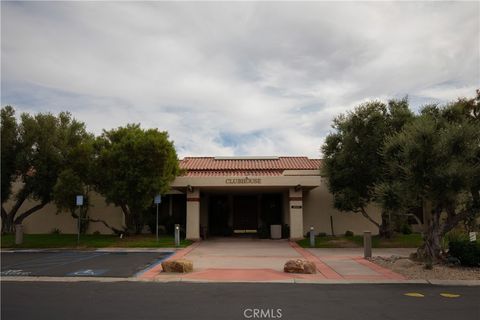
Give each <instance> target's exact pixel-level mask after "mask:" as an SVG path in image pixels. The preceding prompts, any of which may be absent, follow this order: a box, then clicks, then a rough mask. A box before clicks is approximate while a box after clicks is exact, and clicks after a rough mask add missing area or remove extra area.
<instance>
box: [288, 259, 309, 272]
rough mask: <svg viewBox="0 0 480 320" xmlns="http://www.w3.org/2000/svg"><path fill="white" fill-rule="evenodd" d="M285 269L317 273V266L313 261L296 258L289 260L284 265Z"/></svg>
mask: <svg viewBox="0 0 480 320" xmlns="http://www.w3.org/2000/svg"><path fill="white" fill-rule="evenodd" d="M283 271H284V272H287V273H306V274H313V273H317V268H316V267H315V264H314V263H313V262H311V261H308V260H302V259H295V260H288V261H287V262H286V263H285V266H284V267H283Z"/></svg>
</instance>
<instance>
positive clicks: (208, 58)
mask: <svg viewBox="0 0 480 320" xmlns="http://www.w3.org/2000/svg"><path fill="white" fill-rule="evenodd" d="M1 6H2V22H1V23H2V43H1V53H2V60H1V63H2V97H1V103H2V105H5V104H12V105H15V106H16V107H17V108H18V109H19V110H20V111H28V112H38V111H52V112H58V111H59V110H65V109H67V110H70V111H71V112H72V113H73V114H74V116H75V117H77V118H79V119H81V120H83V121H85V122H86V123H87V126H88V127H89V129H90V130H92V131H94V132H96V133H99V132H100V131H101V129H103V128H106V129H109V128H112V127H117V126H121V125H125V124H126V123H129V122H140V123H142V125H144V126H146V127H158V128H160V129H162V130H168V131H169V132H170V135H171V137H172V138H173V139H174V140H175V144H176V146H177V149H178V151H179V153H180V155H181V156H185V155H233V154H235V155H238V154H244V155H265V154H280V155H281V154H303V155H308V156H313V157H318V156H319V155H320V154H319V146H320V144H321V143H322V141H323V139H324V137H325V135H326V134H327V133H328V130H329V126H330V122H331V120H332V118H333V117H335V116H336V115H337V114H338V113H340V112H344V111H346V110H350V109H352V108H353V107H354V106H355V105H356V104H358V103H361V102H363V101H366V100H368V99H373V98H380V99H387V98H391V97H402V96H404V95H406V94H409V96H410V97H412V98H411V102H412V104H414V107H415V108H418V106H419V104H420V103H426V102H429V101H435V102H445V101H448V100H452V99H455V98H456V97H458V96H472V95H473V94H474V90H475V89H476V88H477V87H479V79H480V75H479V72H480V71H479V70H480V58H479V30H480V29H479V23H480V18H479V9H480V8H479V6H480V5H479V3H478V2H448V3H444V2H397V3H390V2H388V3H383V2H365V3H346V2H339V3H332V2H315V3H312V2H311V3H284V2H280V3H271V2H262V3H250V2H248V3H246V2H239V3H185V2H179V3H169V2H20V3H19V2H2V3H1Z"/></svg>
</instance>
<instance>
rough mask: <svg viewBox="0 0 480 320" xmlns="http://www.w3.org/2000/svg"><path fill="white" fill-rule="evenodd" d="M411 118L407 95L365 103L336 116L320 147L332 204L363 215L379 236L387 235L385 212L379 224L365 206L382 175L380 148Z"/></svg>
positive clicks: (388, 229) (372, 197) (373, 194)
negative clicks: (384, 100) (395, 98)
mask: <svg viewBox="0 0 480 320" xmlns="http://www.w3.org/2000/svg"><path fill="white" fill-rule="evenodd" d="M412 118H413V114H412V112H411V111H410V110H409V107H408V101H407V98H404V99H402V100H391V101H389V103H388V105H386V104H384V103H381V102H368V103H365V104H362V105H360V106H358V107H357V108H356V109H355V111H354V112H350V113H347V114H346V115H343V114H342V115H340V116H338V117H337V118H335V120H334V122H333V126H332V127H333V129H334V130H335V132H333V133H331V134H329V135H328V136H327V138H326V140H325V143H324V145H323V146H322V151H323V155H324V165H323V169H322V170H323V174H324V175H325V176H326V178H327V179H328V187H329V190H330V192H331V193H332V195H333V199H334V207H335V208H337V209H339V210H341V211H346V212H349V211H350V212H351V211H353V212H356V213H360V214H362V215H363V216H364V217H365V218H366V219H368V220H369V221H370V222H371V223H372V224H374V225H375V226H376V227H377V228H379V232H380V235H382V236H389V234H390V228H389V226H388V221H389V220H388V218H387V212H385V211H383V212H382V223H381V224H380V223H378V222H377V221H375V220H374V219H373V218H372V217H371V214H370V213H369V210H368V209H367V208H368V206H369V204H372V203H373V202H374V199H375V185H376V184H377V183H378V182H379V181H381V180H382V179H383V178H384V177H385V175H384V170H383V168H384V167H383V159H382V155H381V154H380V150H381V148H382V146H383V143H384V141H385V138H386V137H387V136H388V135H391V134H393V133H395V132H397V131H399V130H401V128H402V127H403V126H404V125H405V123H408V122H409V121H411V119H412Z"/></svg>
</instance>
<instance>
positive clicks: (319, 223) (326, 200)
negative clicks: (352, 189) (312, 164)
mask: <svg viewBox="0 0 480 320" xmlns="http://www.w3.org/2000/svg"><path fill="white" fill-rule="evenodd" d="M368 211H369V212H371V213H372V214H371V216H372V218H373V219H374V220H375V221H377V222H379V221H380V220H381V216H380V210H379V209H378V208H375V207H373V206H372V207H369V208H368ZM330 216H332V217H333V228H334V232H335V235H342V234H344V233H345V231H347V230H350V231H353V232H354V233H355V234H363V231H366V230H368V231H371V232H372V234H378V228H377V227H376V226H375V225H374V224H372V223H371V222H369V221H368V220H367V219H366V218H364V217H363V216H362V215H361V214H359V213H353V212H341V211H338V210H336V209H335V208H334V207H333V196H332V195H331V194H330V192H329V191H328V189H327V184H326V182H325V180H324V179H322V180H321V183H320V186H319V187H317V188H315V189H312V190H310V191H305V192H304V193H303V230H304V234H306V233H307V232H308V231H309V230H310V226H313V227H314V228H315V233H319V232H325V233H326V234H327V235H331V233H332V232H331V227H330Z"/></svg>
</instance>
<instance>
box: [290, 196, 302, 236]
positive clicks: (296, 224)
mask: <svg viewBox="0 0 480 320" xmlns="http://www.w3.org/2000/svg"><path fill="white" fill-rule="evenodd" d="M288 197H289V206H288V207H289V212H290V240H299V239H303V197H302V190H301V189H300V190H295V188H290V189H289V192H288Z"/></svg>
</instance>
